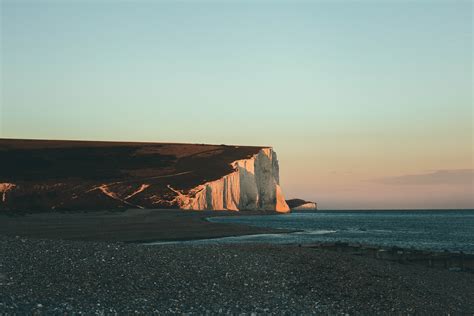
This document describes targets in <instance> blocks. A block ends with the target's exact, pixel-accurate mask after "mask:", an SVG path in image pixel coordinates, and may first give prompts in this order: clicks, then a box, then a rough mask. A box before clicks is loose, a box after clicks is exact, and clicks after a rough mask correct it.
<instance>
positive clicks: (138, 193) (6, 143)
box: [0, 139, 289, 212]
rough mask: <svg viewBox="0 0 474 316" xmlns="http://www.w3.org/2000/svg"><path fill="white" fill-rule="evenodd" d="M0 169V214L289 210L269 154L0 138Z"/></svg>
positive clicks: (223, 148) (229, 149)
mask: <svg viewBox="0 0 474 316" xmlns="http://www.w3.org/2000/svg"><path fill="white" fill-rule="evenodd" d="M0 166H1V172H0V197H1V199H0V211H19V210H20V211H26V212H36V211H44V210H101V209H116V208H153V209H157V208H167V209H169V208H180V209H189V210H235V211H237V210H275V211H279V212H288V211H289V207H288V205H287V204H286V202H285V199H284V197H283V194H282V192H281V188H280V185H279V165H278V159H277V156H276V153H275V152H274V151H273V149H272V148H270V147H250V146H225V145H201V144H168V143H123V142H86V141H44V140H12V139H0Z"/></svg>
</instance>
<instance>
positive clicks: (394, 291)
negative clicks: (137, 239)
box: [0, 237, 474, 315]
mask: <svg viewBox="0 0 474 316" xmlns="http://www.w3.org/2000/svg"><path fill="white" fill-rule="evenodd" d="M1 313H35V314H64V313H68V314H81V313H83V314H113V313H138V314H148V313H169V314H175V313H177V314H183V313H184V314H246V315H258V314H286V315H292V314H320V313H338V314H339V313H341V314H345V313H348V314H354V313H363V314H365V313H396V314H397V313H405V314H406V313H410V314H411V313H423V314H440V313H444V314H446V313H467V314H472V313H474V274H470V273H465V272H452V271H444V270H434V269H427V268H423V267H419V266H411V265H402V264H398V263H392V262H386V261H379V260H375V259H372V258H362V257H357V256H354V255H350V254H344V253H336V252H330V251H326V250H318V249H309V248H304V247H302V248H300V247H297V246H285V245H200V246H197V245H189V244H188V245H183V244H181V245H180V244H173V245H159V246H144V245H137V244H123V243H94V242H80V241H50V240H35V239H24V238H12V237H0V314H1Z"/></svg>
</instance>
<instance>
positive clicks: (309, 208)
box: [291, 202, 318, 211]
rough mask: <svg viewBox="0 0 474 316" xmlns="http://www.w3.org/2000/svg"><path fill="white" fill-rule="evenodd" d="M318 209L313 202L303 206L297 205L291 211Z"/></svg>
mask: <svg viewBox="0 0 474 316" xmlns="http://www.w3.org/2000/svg"><path fill="white" fill-rule="evenodd" d="M317 209H318V205H317V204H316V203H314V202H307V203H305V204H301V205H298V206H296V207H293V208H292V209H291V210H292V211H316V210H317Z"/></svg>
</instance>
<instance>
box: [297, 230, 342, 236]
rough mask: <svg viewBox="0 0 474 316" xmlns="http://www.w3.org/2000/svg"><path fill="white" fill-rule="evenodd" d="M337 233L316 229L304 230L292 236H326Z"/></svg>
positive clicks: (335, 231)
mask: <svg viewBox="0 0 474 316" xmlns="http://www.w3.org/2000/svg"><path fill="white" fill-rule="evenodd" d="M334 233H337V230H326V229H317V230H305V231H302V232H296V233H293V234H296V235H326V234H334Z"/></svg>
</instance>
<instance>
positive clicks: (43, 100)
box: [0, 0, 474, 210]
mask: <svg viewBox="0 0 474 316" xmlns="http://www.w3.org/2000/svg"><path fill="white" fill-rule="evenodd" d="M472 17H473V4H472V2H471V1H457V2H448V1H424V0H419V1H403V2H400V1H380V2H371V1H355V2H352V1H351V2H349V1H336V2H329V1H297V2H290V1H278V2H272V3H270V2H267V1H263V0H262V1H255V2H248V1H231V2H227V3H217V2H205V1H184V2H169V1H157V2H148V1H137V2H127V1H124V2H117V3H114V2H110V1H106V0H101V1H99V0H98V1H88V0H87V1H72V2H56V1H5V0H3V1H1V31H0V35H1V47H0V58H1V60H0V66H1V69H0V73H1V78H0V80H1V82H0V93H1V96H0V97H1V98H0V102H1V104H0V137H3V138H32V139H70V140H74V139H80V140H109V141H146V142H179V143H213V144H236V145H253V146H259V145H264V146H272V147H273V148H274V149H275V151H276V152H277V154H278V158H279V161H280V178H281V184H282V189H283V193H284V194H285V197H286V198H287V199H290V198H303V199H307V200H313V201H316V202H318V205H319V207H320V208H321V209H328V210H329V209H333V210H336V209H459V208H463V209H473V208H474V198H473V196H474V183H473V181H474V162H473V126H472V125H473V103H472V101H473V100H472V83H473V82H472V62H473V46H472V32H473V24H472V23H473V19H472Z"/></svg>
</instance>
